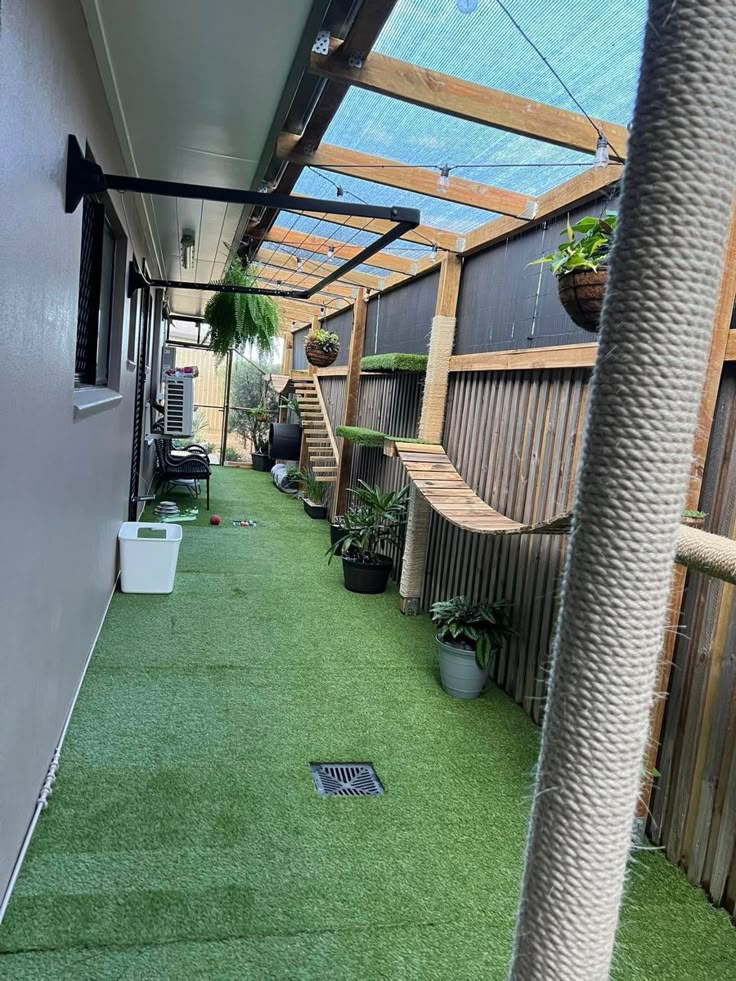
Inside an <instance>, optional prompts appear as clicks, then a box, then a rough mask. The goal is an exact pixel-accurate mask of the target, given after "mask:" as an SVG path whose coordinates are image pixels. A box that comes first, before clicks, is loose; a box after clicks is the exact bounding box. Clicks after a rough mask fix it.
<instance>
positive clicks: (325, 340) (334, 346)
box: [304, 327, 340, 368]
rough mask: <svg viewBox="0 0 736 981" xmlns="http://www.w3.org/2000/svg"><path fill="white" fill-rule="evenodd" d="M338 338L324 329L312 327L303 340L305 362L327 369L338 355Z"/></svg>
mask: <svg viewBox="0 0 736 981" xmlns="http://www.w3.org/2000/svg"><path fill="white" fill-rule="evenodd" d="M339 350H340V338H339V337H338V336H337V334H335V333H333V332H332V331H331V330H325V328H324V327H312V329H311V330H310V331H309V333H308V334H307V336H306V338H305V339H304V352H305V354H306V355H307V361H308V362H309V363H310V364H313V365H315V366H316V367H317V368H327V367H328V365H331V364H332V362H333V361H334V360H335V358H336V357H337V355H338V352H339Z"/></svg>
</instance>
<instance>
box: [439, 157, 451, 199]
mask: <svg viewBox="0 0 736 981" xmlns="http://www.w3.org/2000/svg"><path fill="white" fill-rule="evenodd" d="M437 190H438V191H442V193H443V194H444V193H445V191H449V190H450V168H449V167H448V166H447V164H444V165H443V166H442V167H440V176H439V177H438V179H437Z"/></svg>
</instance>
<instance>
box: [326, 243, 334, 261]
mask: <svg viewBox="0 0 736 981" xmlns="http://www.w3.org/2000/svg"><path fill="white" fill-rule="evenodd" d="M327 258H328V259H334V258H335V246H334V245H328V246H327Z"/></svg>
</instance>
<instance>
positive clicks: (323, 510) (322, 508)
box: [304, 497, 327, 518]
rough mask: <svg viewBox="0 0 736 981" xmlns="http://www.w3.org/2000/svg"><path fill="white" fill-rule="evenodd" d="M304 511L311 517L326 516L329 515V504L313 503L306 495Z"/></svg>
mask: <svg viewBox="0 0 736 981" xmlns="http://www.w3.org/2000/svg"><path fill="white" fill-rule="evenodd" d="M304 513H305V514H308V515H309V517H310V518H326V517H327V505H326V504H313V503H312V502H311V501H308V500H307V499H306V497H305V498H304Z"/></svg>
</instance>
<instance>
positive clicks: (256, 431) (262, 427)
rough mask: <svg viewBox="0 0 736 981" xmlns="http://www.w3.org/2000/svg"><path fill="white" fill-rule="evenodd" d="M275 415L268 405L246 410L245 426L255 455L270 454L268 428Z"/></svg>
mask: <svg viewBox="0 0 736 981" xmlns="http://www.w3.org/2000/svg"><path fill="white" fill-rule="evenodd" d="M272 418H273V413H272V411H271V410H270V409H269V407H268V406H267V405H256V406H254V407H253V408H252V409H246V410H245V425H246V427H247V428H248V435H249V438H250V442H251V445H252V446H253V452H254V453H268V427H269V425H270V423H271V419H272Z"/></svg>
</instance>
